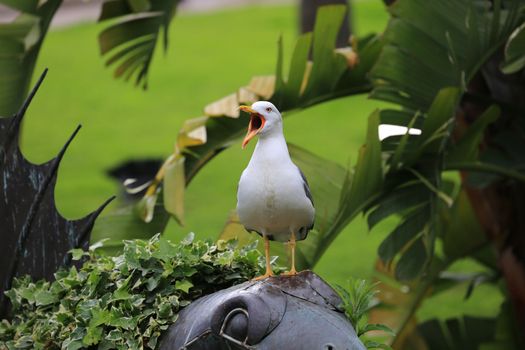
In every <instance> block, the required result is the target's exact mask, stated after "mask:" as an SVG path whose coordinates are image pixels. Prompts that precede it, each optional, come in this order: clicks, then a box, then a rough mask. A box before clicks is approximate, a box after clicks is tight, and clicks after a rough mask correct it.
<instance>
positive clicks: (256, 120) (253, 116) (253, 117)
mask: <svg viewBox="0 0 525 350" xmlns="http://www.w3.org/2000/svg"><path fill="white" fill-rule="evenodd" d="M239 110H241V111H243V112H246V113H250V123H249V124H248V133H246V136H245V137H244V140H243V141H242V148H245V147H246V145H247V144H248V142H250V140H251V139H253V138H254V137H255V135H257V134H258V133H259V131H261V130H262V128H264V123H266V120H265V119H264V117H263V116H262V115H260V114H259V113H257V112H256V111H255V110H253V109H252V108H251V107H249V106H240V107H239Z"/></svg>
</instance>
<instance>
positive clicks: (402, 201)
mask: <svg viewBox="0 0 525 350" xmlns="http://www.w3.org/2000/svg"><path fill="white" fill-rule="evenodd" d="M428 199H429V196H428V192H427V191H426V190H425V187H424V186H422V185H421V184H417V183H416V184H414V185H407V186H404V187H401V188H397V189H395V190H393V191H392V192H390V193H388V194H386V195H385V196H384V197H382V198H381V199H379V201H380V204H379V205H378V206H377V208H375V209H374V210H373V211H371V212H370V214H369V215H368V227H369V228H370V229H372V228H373V227H374V226H375V225H376V224H377V223H379V222H380V221H381V220H383V219H385V218H387V217H388V216H390V215H392V214H396V213H401V214H402V213H403V212H404V211H406V210H407V209H409V208H412V207H414V206H416V205H419V204H421V203H424V202H425V201H427V200H428Z"/></svg>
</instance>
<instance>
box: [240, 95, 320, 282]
mask: <svg viewBox="0 0 525 350" xmlns="http://www.w3.org/2000/svg"><path fill="white" fill-rule="evenodd" d="M239 109H240V110H241V111H244V112H247V113H250V123H249V125H248V133H247V134H246V137H245V138H244V140H243V142H242V148H245V147H246V145H247V144H248V142H249V141H250V140H251V139H252V138H254V137H255V136H259V141H258V142H257V145H256V146H255V150H254V151H253V155H252V158H251V159H250V163H249V164H248V166H247V167H246V169H245V170H244V171H243V173H242V175H241V179H240V181H239V188H238V191H237V213H238V214H239V219H240V222H241V223H242V224H243V225H244V227H245V228H246V230H248V231H250V232H251V231H256V232H257V233H258V234H260V235H261V236H262V237H263V238H264V243H265V256H266V273H265V274H264V275H262V276H260V277H258V278H257V279H262V278H266V277H269V276H272V275H273V273H272V269H271V266H270V242H269V240H275V241H280V242H287V241H289V242H290V243H289V244H290V247H291V255H292V264H291V265H292V266H291V269H290V271H289V272H287V273H286V274H287V275H295V274H297V271H296V270H295V242H296V241H297V240H303V239H305V238H306V235H307V234H308V231H309V230H310V229H311V228H312V227H313V223H314V215H315V209H314V205H313V201H312V196H311V194H310V189H309V187H308V182H307V181H306V178H305V176H304V175H303V173H302V172H301V170H300V169H299V168H298V167H297V166H296V165H295V164H294V163H293V162H292V160H291V158H290V154H289V153H288V147H287V145H286V140H285V139H284V134H283V122H282V118H281V113H279V111H278V110H277V108H275V106H274V105H273V104H272V103H270V102H267V101H258V102H255V103H254V104H252V106H251V107H249V106H241V107H239Z"/></svg>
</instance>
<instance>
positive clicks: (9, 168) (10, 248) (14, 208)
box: [0, 72, 112, 318]
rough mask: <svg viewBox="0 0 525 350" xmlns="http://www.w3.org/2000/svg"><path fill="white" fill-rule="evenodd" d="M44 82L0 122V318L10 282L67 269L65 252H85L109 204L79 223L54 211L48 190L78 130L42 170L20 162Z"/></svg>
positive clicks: (51, 190) (50, 275)
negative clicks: (31, 110)
mask: <svg viewBox="0 0 525 350" xmlns="http://www.w3.org/2000/svg"><path fill="white" fill-rule="evenodd" d="M44 76H45V72H44V74H42V76H41V77H40V80H39V81H38V83H37V84H36V86H35V88H34V89H33V91H32V92H31V94H30V95H29V97H28V98H27V99H26V101H25V102H24V104H23V105H22V107H21V108H20V109H19V111H18V112H17V113H16V114H15V115H14V116H13V117H9V118H1V119H0V142H1V144H0V172H1V176H0V188H1V189H2V196H1V200H0V227H1V231H0V236H1V239H2V244H1V245H0V283H1V286H0V317H1V318H5V317H6V316H7V312H8V304H7V303H8V301H7V300H6V298H5V295H4V292H5V291H6V290H8V289H9V288H10V287H11V283H12V280H13V278H15V277H18V276H22V275H26V274H28V275H30V276H31V277H32V278H34V279H41V278H45V279H48V280H50V279H53V275H54V273H55V272H56V271H57V269H58V268H59V267H60V266H64V265H68V264H70V255H69V254H68V252H69V251H70V250H71V249H74V248H87V245H88V244H89V236H90V232H91V228H92V227H93V224H94V221H95V219H96V218H97V216H98V215H99V213H100V212H101V211H102V209H104V207H105V206H106V205H107V204H108V203H109V202H110V201H111V200H112V198H111V199H109V200H108V201H106V202H105V203H104V204H102V205H101V206H100V207H99V208H98V209H97V210H96V211H94V212H93V213H91V214H89V215H87V216H85V217H84V218H82V219H79V220H66V219H65V218H64V217H62V216H61V215H60V213H59V212H58V211H57V209H56V206H55V199H54V189H55V183H56V178H57V171H58V167H59V165H60V161H61V160H62V157H63V156H64V153H65V152H66V150H67V147H68V145H69V144H70V143H71V141H72V140H73V138H74V137H75V135H76V134H77V132H78V130H79V129H80V127H78V128H77V129H76V130H75V131H74V132H73V134H72V135H71V137H70V138H69V140H67V142H66V144H65V145H64V147H63V148H62V149H61V150H60V152H59V153H58V154H57V156H56V157H54V158H53V159H51V160H49V161H47V162H46V163H43V164H39V165H38V164H33V163H31V162H29V161H28V160H27V159H25V158H24V156H23V155H22V153H21V151H20V148H19V137H20V135H19V132H20V123H21V122H22V118H23V117H24V114H25V112H26V110H27V108H28V107H29V104H30V102H31V99H32V98H33V96H34V95H35V93H36V91H37V89H38V87H39V86H40V84H41V83H42V81H43V79H44Z"/></svg>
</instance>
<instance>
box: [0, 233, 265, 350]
mask: <svg viewBox="0 0 525 350" xmlns="http://www.w3.org/2000/svg"><path fill="white" fill-rule="evenodd" d="M193 237H194V236H193V234H190V235H189V236H188V237H186V238H185V239H183V240H182V241H181V242H180V243H178V244H173V243H170V242H169V241H167V240H165V239H161V238H160V237H159V235H156V236H154V237H153V238H152V239H150V240H149V241H142V240H134V241H127V242H126V243H125V247H124V251H123V253H122V254H121V255H119V256H116V257H109V256H104V255H101V254H100V253H98V252H97V251H96V250H95V249H94V248H96V246H100V245H96V246H92V247H91V249H90V251H89V252H85V251H82V250H80V249H75V250H72V251H71V253H72V255H73V259H74V260H77V261H78V260H81V261H84V263H83V264H82V267H80V268H77V267H74V266H73V267H71V268H69V269H67V270H66V269H62V270H59V271H58V272H57V273H56V274H55V281H54V282H47V281H44V280H41V281H38V282H33V281H31V279H30V278H29V277H24V278H20V279H15V281H14V283H13V288H12V289H10V290H9V291H7V292H6V294H7V296H8V297H9V299H10V300H11V303H12V315H13V317H12V319H11V320H9V321H8V320H3V321H2V322H1V323H0V349H2V350H3V349H68V350H75V349H80V348H88V347H91V346H96V347H97V348H98V349H155V348H156V346H157V343H158V341H159V337H160V336H161V334H162V332H163V331H164V330H166V329H167V328H168V327H169V325H170V324H172V323H173V322H174V321H175V320H176V319H177V315H178V313H179V311H180V310H181V309H182V308H184V307H185V306H187V305H188V304H190V303H191V302H192V301H193V300H195V299H197V298H199V297H201V296H203V295H206V294H209V293H213V292H215V291H217V290H219V289H223V288H227V287H229V286H232V285H235V284H238V283H241V282H244V281H246V280H248V279H250V278H252V277H253V276H255V275H257V274H258V273H261V272H262V271H260V269H261V264H260V263H262V261H261V255H260V253H259V252H258V251H257V250H256V249H255V247H254V246H251V247H245V248H243V249H234V248H235V247H236V242H235V241H218V242H217V243H211V242H207V241H195V242H194V241H193Z"/></svg>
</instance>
